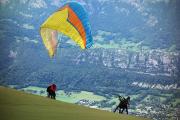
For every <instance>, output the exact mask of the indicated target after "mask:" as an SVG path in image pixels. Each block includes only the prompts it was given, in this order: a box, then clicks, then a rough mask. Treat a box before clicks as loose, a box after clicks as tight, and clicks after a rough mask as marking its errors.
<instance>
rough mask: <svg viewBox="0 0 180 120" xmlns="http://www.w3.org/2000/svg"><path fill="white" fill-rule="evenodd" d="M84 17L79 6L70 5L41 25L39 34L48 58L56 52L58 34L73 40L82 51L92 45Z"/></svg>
mask: <svg viewBox="0 0 180 120" xmlns="http://www.w3.org/2000/svg"><path fill="white" fill-rule="evenodd" d="M82 13H83V14H82ZM82 15H83V16H82ZM85 15H86V14H85V12H84V11H83V9H81V7H80V6H79V4H78V5H77V3H71V4H67V5H66V6H64V7H63V8H61V9H60V10H58V11H56V12H54V13H53V14H52V15H51V16H50V17H49V18H48V19H47V20H46V21H45V22H44V23H43V24H42V25H41V28H40V33H41V36H42V40H43V43H44V45H45V47H46V49H47V50H48V52H49V56H50V57H53V56H54V54H55V52H56V48H57V44H58V39H57V36H58V32H60V33H63V34H64V35H66V36H68V37H69V38H71V39H72V40H74V41H75V42H76V43H77V44H78V45H79V46H80V47H81V48H82V49H85V48H88V47H90V46H91V45H92V36H91V32H90V27H89V24H88V23H86V24H85V22H86V21H87V18H86V16H85ZM83 19H85V20H83ZM83 21H84V22H83Z"/></svg>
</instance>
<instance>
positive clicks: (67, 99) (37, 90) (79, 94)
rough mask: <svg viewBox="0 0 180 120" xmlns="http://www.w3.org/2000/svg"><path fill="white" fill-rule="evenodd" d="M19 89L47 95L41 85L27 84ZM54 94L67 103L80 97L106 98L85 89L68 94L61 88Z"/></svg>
mask: <svg viewBox="0 0 180 120" xmlns="http://www.w3.org/2000/svg"><path fill="white" fill-rule="evenodd" d="M21 90H24V91H26V92H29V93H33V94H37V95H41V96H46V95H47V93H46V88H41V87H35V86H29V87H26V88H22V89H21ZM43 91H44V92H43ZM56 94H57V97H56V99H57V100H60V101H64V102H68V103H76V102H78V101H79V100H82V99H86V100H90V101H102V100H105V99H106V98H105V97H103V96H99V95H95V94H94V93H92V92H87V91H81V92H68V94H66V93H65V92H64V91H63V90H58V91H57V92H56Z"/></svg>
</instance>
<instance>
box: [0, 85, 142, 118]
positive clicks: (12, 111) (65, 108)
mask: <svg viewBox="0 0 180 120" xmlns="http://www.w3.org/2000/svg"><path fill="white" fill-rule="evenodd" d="M0 110H1V111H0V116H1V120H51V119H53V120H145V118H141V117H136V116H131V115H119V114H114V113H111V112H108V111H102V110H97V109H91V108H88V107H83V106H79V105H75V104H70V103H65V102H60V101H56V100H51V99H48V98H46V97H42V96H37V95H32V94H27V93H24V92H20V91H16V90H13V89H10V88H4V87H0Z"/></svg>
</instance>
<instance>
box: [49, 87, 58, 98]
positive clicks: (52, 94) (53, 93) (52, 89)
mask: <svg viewBox="0 0 180 120" xmlns="http://www.w3.org/2000/svg"><path fill="white" fill-rule="evenodd" d="M56 89H57V87H56V85H55V84H52V85H50V86H48V87H47V97H48V98H52V99H56Z"/></svg>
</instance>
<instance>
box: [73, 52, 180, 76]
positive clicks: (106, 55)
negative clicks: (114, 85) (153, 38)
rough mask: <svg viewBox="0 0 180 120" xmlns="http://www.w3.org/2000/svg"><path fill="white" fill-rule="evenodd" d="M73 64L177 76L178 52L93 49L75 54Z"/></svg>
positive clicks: (179, 61) (179, 60)
mask: <svg viewBox="0 0 180 120" xmlns="http://www.w3.org/2000/svg"><path fill="white" fill-rule="evenodd" d="M73 61H74V62H75V64H79V65H80V64H82V63H88V64H93V65H101V66H105V67H108V68H119V69H126V70H131V71H136V72H138V73H144V74H150V75H158V74H159V75H164V76H177V75H178V73H179V68H178V64H179V63H180V59H179V53H175V52H165V51H161V50H150V51H148V52H130V51H127V50H121V49H110V50H107V49H95V50H91V51H87V52H86V53H82V54H79V55H77V57H76V58H74V59H73Z"/></svg>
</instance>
